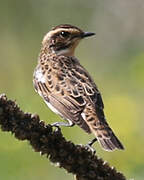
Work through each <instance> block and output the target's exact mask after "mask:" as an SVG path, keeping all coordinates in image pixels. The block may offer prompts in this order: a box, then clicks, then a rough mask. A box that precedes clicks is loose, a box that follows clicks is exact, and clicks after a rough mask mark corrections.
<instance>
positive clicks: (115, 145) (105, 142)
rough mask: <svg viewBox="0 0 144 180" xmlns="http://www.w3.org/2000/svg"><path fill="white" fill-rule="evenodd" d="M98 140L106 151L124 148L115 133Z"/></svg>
mask: <svg viewBox="0 0 144 180" xmlns="http://www.w3.org/2000/svg"><path fill="white" fill-rule="evenodd" d="M97 138H98V137H97ZM98 141H99V143H100V144H101V146H102V148H103V149H104V150H106V151H113V150H115V149H121V150H123V149H124V147H123V145H122V143H121V142H120V141H119V140H118V138H117V137H116V136H115V135H114V134H113V133H112V134H111V136H110V137H109V138H105V137H102V138H98Z"/></svg>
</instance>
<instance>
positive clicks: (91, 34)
mask: <svg viewBox="0 0 144 180" xmlns="http://www.w3.org/2000/svg"><path fill="white" fill-rule="evenodd" d="M94 35H95V33H92V32H84V33H83V35H82V38H85V37H89V36H94Z"/></svg>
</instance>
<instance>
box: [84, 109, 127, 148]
mask: <svg viewBox="0 0 144 180" xmlns="http://www.w3.org/2000/svg"><path fill="white" fill-rule="evenodd" d="M85 113H86V112H85ZM85 121H86V122H87V124H88V126H89V128H90V129H91V132H92V133H93V134H94V135H95V136H96V138H97V140H98V142H99V143H100V145H101V146H102V148H103V149H104V150H106V151H113V150H115V149H121V150H123V149H124V147H123V145H122V143H121V142H120V141H119V139H118V138H117V137H116V136H115V134H114V132H113V131H112V129H111V128H110V127H109V125H108V124H107V122H106V120H105V119H104V117H103V119H101V120H99V119H98V117H97V114H96V113H94V112H93V113H88V114H86V119H85Z"/></svg>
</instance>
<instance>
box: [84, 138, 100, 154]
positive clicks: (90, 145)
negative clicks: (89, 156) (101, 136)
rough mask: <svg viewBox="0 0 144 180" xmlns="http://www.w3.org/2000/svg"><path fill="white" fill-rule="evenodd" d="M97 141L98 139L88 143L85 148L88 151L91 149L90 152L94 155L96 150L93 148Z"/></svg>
mask: <svg viewBox="0 0 144 180" xmlns="http://www.w3.org/2000/svg"><path fill="white" fill-rule="evenodd" d="M96 141H97V138H94V139H93V140H92V141H90V142H88V143H87V144H86V145H85V148H86V149H89V150H90V151H92V153H93V154H95V153H96V150H95V149H94V148H93V147H92V145H93V144H94V143H95V142H96Z"/></svg>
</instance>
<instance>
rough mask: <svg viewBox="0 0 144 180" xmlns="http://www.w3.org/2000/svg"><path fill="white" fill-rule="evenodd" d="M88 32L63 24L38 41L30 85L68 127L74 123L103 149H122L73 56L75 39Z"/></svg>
mask: <svg viewBox="0 0 144 180" xmlns="http://www.w3.org/2000/svg"><path fill="white" fill-rule="evenodd" d="M91 35H94V33H88V32H86V33H85V32H83V31H82V30H81V29H79V28H77V27H75V26H72V25H67V24H66V25H59V26H56V27H55V28H53V29H52V30H51V31H50V32H48V33H47V34H46V36H45V37H44V39H43V41H42V48H41V52H40V55H39V58H38V65H37V67H36V69H35V72H34V86H35V89H36V91H37V92H38V93H39V95H40V96H42V98H43V99H44V101H45V102H46V104H47V105H48V106H49V107H50V108H51V109H52V110H53V111H54V112H55V113H57V114H59V115H60V116H61V117H62V118H63V119H65V120H68V122H69V124H68V126H72V125H74V124H77V125H78V126H80V127H81V128H82V129H83V130H85V131H86V132H87V133H93V134H94V135H95V136H96V138H97V140H98V141H99V143H100V144H101V146H102V147H103V148H104V149H105V150H108V151H112V150H114V149H124V148H123V146H122V144H121V143H120V141H119V140H118V138H117V137H116V136H115V135H114V133H113V132H112V130H111V128H110V127H109V125H108V124H107V122H106V119H105V116H104V112H103V108H104V105H103V102H102V98H101V94H100V92H99V91H98V89H97V87H96V85H95V83H94V81H93V80H92V78H91V77H90V75H89V73H88V72H87V71H86V70H85V68H84V67H83V66H82V65H81V64H80V63H79V61H78V60H77V59H76V58H75V57H74V50H75V48H76V46H77V45H78V43H79V41H80V40H81V39H83V38H84V37H87V36H91ZM57 125H58V124H57Z"/></svg>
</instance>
